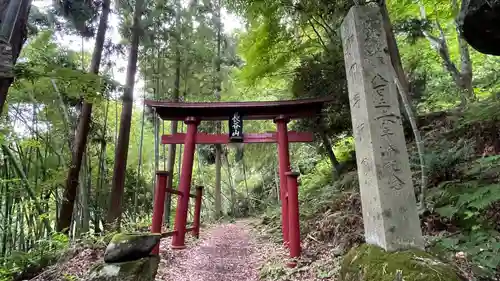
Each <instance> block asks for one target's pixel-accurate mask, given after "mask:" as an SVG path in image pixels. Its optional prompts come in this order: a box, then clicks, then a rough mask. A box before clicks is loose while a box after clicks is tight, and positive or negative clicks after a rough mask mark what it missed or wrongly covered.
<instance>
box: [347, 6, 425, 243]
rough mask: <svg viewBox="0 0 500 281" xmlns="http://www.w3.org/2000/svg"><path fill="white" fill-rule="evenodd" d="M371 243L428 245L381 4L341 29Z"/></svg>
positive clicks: (354, 11) (358, 10) (353, 14)
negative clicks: (425, 242)
mask: <svg viewBox="0 0 500 281" xmlns="http://www.w3.org/2000/svg"><path fill="white" fill-rule="evenodd" d="M341 33H342V44H343V48H344V59H345V69H346V76H347V81H348V90H349V100H350V107H351V116H352V128H353V135H354V137H355V145H356V158H357V166H358V177H359V185H360V192H361V202H362V209H363V221H364V229H365V239H366V243H368V244H372V245H376V246H379V247H381V248H383V249H385V250H387V251H397V250H403V249H409V248H417V249H423V248H424V242H423V238H422V232H421V229H420V220H419V217H418V212H417V204H416V199H415V193H414V188H413V183H412V178H411V171H410V163H409V159H408V152H407V149H406V142H405V138H404V134H403V126H402V120H401V115H400V110H399V103H398V96H397V95H398V93H397V89H396V85H395V83H394V74H393V73H394V72H393V70H392V65H391V60H390V57H389V53H388V48H387V41H386V34H385V32H384V29H383V26H382V17H381V14H380V10H379V8H378V7H377V6H354V7H352V8H351V10H350V11H349V13H348V14H347V16H346V17H345V19H344V22H343V23H342V27H341Z"/></svg>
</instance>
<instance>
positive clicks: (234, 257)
mask: <svg viewBox="0 0 500 281" xmlns="http://www.w3.org/2000/svg"><path fill="white" fill-rule="evenodd" d="M276 250H277V249H276V246H275V245H273V244H271V243H265V242H264V241H256V239H255V238H254V237H252V235H251V231H250V226H249V224H248V222H237V223H235V224H222V225H219V226H216V227H214V228H212V229H208V230H206V231H205V232H204V233H202V234H201V239H200V240H199V241H197V242H192V241H190V243H189V244H188V245H187V248H186V249H185V250H182V251H173V250H171V249H170V239H164V240H163V241H162V242H161V245H160V255H161V258H162V259H161V262H160V266H159V269H158V274H157V275H156V280H157V281H160V280H162V281H163V280H176V281H212V280H213V281H226V280H227V281H229V280H231V281H234V280H238V281H250V280H261V279H260V278H259V268H260V265H261V264H262V263H263V262H265V261H266V260H267V259H268V258H269V257H270V255H272V254H273V253H275V252H276Z"/></svg>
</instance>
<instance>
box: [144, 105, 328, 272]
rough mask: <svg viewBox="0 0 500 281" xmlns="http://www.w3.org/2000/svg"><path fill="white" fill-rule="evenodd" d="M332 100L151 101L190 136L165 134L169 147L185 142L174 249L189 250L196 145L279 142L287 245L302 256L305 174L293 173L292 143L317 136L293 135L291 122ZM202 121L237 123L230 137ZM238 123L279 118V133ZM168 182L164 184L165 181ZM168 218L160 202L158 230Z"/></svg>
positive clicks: (314, 112) (314, 113)
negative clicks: (204, 128) (248, 130)
mask: <svg viewBox="0 0 500 281" xmlns="http://www.w3.org/2000/svg"><path fill="white" fill-rule="evenodd" d="M329 101H331V99H330V98H319V99H302V100H286V101H260V102H168V101H153V100H145V104H146V105H147V106H148V107H151V108H153V109H154V110H155V112H156V114H158V115H159V117H160V118H161V119H163V120H170V121H184V123H185V124H186V125H187V132H186V133H185V134H184V133H177V134H174V135H164V136H162V143H163V144H184V153H183V158H182V169H181V173H180V181H179V190H178V192H177V194H178V195H180V196H179V197H178V201H177V210H176V213H175V225H174V231H173V232H172V233H171V235H172V236H173V239H172V249H184V248H185V235H186V231H187V229H186V222H187V213H188V204H189V198H190V197H189V196H183V194H186V195H189V194H190V189H191V179H192V169H193V161H194V153H195V146H196V144H229V143H231V142H243V143H277V144H278V159H279V177H280V200H281V225H282V234H283V241H284V243H285V245H286V246H288V247H289V249H290V256H291V258H298V257H299V256H300V252H301V249H300V227H299V209H298V207H299V206H298V188H297V178H298V176H299V174H298V173H294V172H291V171H290V158H289V150H288V143H289V142H312V141H313V134H312V133H311V132H289V131H288V129H287V123H288V122H289V121H290V120H291V119H299V118H307V117H314V116H317V115H319V114H320V113H321V110H322V108H323V106H324V104H325V103H327V102H329ZM232 117H233V118H232ZM236 117H237V118H236ZM234 118H236V119H234ZM240 119H241V120H240ZM202 120H208V121H222V120H229V123H230V124H231V126H230V133H229V134H228V135H227V134H207V133H198V132H197V129H198V125H199V124H200V122H201V121H202ZM235 120H236V121H238V122H239V121H241V122H242V120H274V122H275V123H276V127H277V132H276V133H264V134H244V133H243V130H242V127H243V125H242V123H237V124H236V125H235V122H236V121H235ZM165 182H166V181H162V183H165ZM166 189H167V190H169V191H170V192H172V187H171V186H167V187H166ZM161 198H164V196H163V197H162V196H160V199H159V201H162V199H161ZM200 198H201V195H200ZM163 200H164V199H163ZM200 200H201V199H200ZM199 207H200V206H197V207H196V208H197V209H199ZM157 213H158V214H157ZM162 214H163V204H160V203H158V204H156V202H155V210H154V214H153V225H152V229H155V230H156V231H158V229H161V218H162V217H163V216H162ZM196 216H197V215H196V214H195V217H196ZM198 216H199V214H198ZM155 218H156V219H155ZM195 219H196V218H195ZM156 224H158V225H156ZM198 224H199V218H198ZM194 227H195V228H196V227H198V228H199V225H198V226H196V225H195V226H194ZM198 231H199V230H198ZM295 264H296V263H294V262H291V263H289V265H290V266H294V265H295Z"/></svg>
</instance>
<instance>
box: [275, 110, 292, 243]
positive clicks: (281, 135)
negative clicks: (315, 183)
mask: <svg viewBox="0 0 500 281" xmlns="http://www.w3.org/2000/svg"><path fill="white" fill-rule="evenodd" d="M288 121H290V120H289V119H288V118H286V117H285V116H283V115H280V116H279V117H277V118H275V119H274V123H276V127H277V135H278V160H279V175H280V199H281V228H282V232H283V242H284V243H285V245H288V200H287V198H286V196H287V183H286V175H285V173H286V172H288V171H290V156H289V154H288V129H287V123H288Z"/></svg>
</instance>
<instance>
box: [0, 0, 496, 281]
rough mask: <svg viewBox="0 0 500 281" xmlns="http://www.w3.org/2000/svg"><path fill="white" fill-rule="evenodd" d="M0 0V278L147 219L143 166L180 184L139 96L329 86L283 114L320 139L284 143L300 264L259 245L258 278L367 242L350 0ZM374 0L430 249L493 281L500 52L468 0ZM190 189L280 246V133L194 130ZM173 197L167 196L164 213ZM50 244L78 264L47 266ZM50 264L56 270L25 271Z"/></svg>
mask: <svg viewBox="0 0 500 281" xmlns="http://www.w3.org/2000/svg"><path fill="white" fill-rule="evenodd" d="M11 2H15V1H14V0H0V15H2V21H1V22H2V30H0V37H2V40H0V41H1V42H0V47H1V48H2V51H3V50H4V48H5V45H2V44H4V42H6V41H7V42H10V44H11V46H12V59H13V61H14V65H13V66H12V68H11V69H9V67H7V66H6V64H5V63H3V62H2V66H1V67H0V69H2V70H1V71H0V72H1V73H2V75H1V77H0V147H1V149H0V280H6V281H7V280H85V279H84V277H85V274H86V273H85V270H84V269H83V268H87V267H88V266H90V265H89V264H91V263H93V262H95V261H96V260H97V258H99V257H101V256H102V252H103V249H104V248H105V247H106V244H107V243H108V242H109V240H110V239H111V237H112V236H113V234H116V233H117V232H118V231H131V232H133V231H146V232H148V231H149V227H150V225H151V216H152V213H153V196H154V189H155V184H156V183H155V180H156V178H155V172H156V171H170V172H171V174H172V177H171V179H170V180H172V186H174V187H176V186H177V185H178V183H179V171H180V169H181V162H182V161H181V160H182V152H183V145H165V144H162V143H161V136H162V135H164V134H173V133H177V132H186V125H185V124H184V123H183V122H170V121H164V120H161V119H160V118H159V117H158V115H157V114H156V112H154V111H153V110H151V109H150V108H149V107H146V106H145V105H144V100H146V99H148V100H169V101H173V102H183V101H189V102H202V101H203V102H214V103H215V102H219V101H276V100H291V99H305V98H319V97H330V98H332V102H331V103H329V104H328V106H327V107H326V108H325V109H324V110H323V112H322V114H321V116H320V118H316V119H314V118H310V119H303V120H293V121H292V122H290V123H289V129H290V130H295V131H310V132H313V133H314V135H315V140H314V142H312V143H291V144H290V163H291V169H292V170H293V171H297V172H300V180H299V185H300V187H299V203H300V227H301V236H302V244H303V248H307V251H306V254H305V262H304V265H303V266H300V267H298V268H296V269H293V270H289V269H285V268H283V266H282V265H280V264H279V262H277V259H279V256H275V255H269V256H268V257H264V261H263V262H262V265H261V266H260V267H259V274H260V277H259V278H260V280H339V279H337V277H338V274H339V272H338V268H339V264H340V262H341V256H342V255H343V254H345V253H346V252H347V251H349V249H350V248H351V247H354V246H355V245H359V244H361V243H363V242H364V236H363V220H362V212H361V201H360V196H359V185H358V173H357V170H356V159H355V145H354V139H353V132H352V123H351V113H350V107H349V95H348V88H347V79H346V72H345V67H344V54H343V49H342V38H341V34H340V25H341V24H342V20H343V18H344V17H345V16H346V14H347V12H348V10H349V8H350V7H352V6H353V5H356V4H358V3H357V2H358V1H351V0H341V1H326V0H294V1H289V0H259V1H253V0H232V1H231V0H135V1H130V0H128V1H111V0H53V1H49V0H34V1H25V0H21V1H18V2H19V3H18V7H17V13H14V14H15V16H14V17H11V18H10V19H8V16H6V15H9V13H11V12H12V11H11V10H9V9H11V6H13V5H11ZM355 2H356V3H355ZM377 2H380V3H379V5H381V7H382V11H383V12H385V15H386V17H387V20H388V21H387V24H388V25H389V26H388V30H392V32H391V33H392V34H393V37H392V38H393V39H394V42H393V43H394V44H393V45H392V48H394V47H395V52H396V53H395V54H396V56H395V57H396V58H397V61H396V63H394V61H393V64H394V65H395V70H396V76H397V79H399V82H400V84H401V85H399V86H400V87H398V89H399V90H400V91H404V92H405V93H404V95H406V99H405V100H403V101H400V103H401V106H400V107H401V112H402V115H403V116H404V117H405V118H404V121H403V126H404V130H405V137H406V142H407V147H408V152H409V154H410V163H411V169H412V178H413V183H414V188H415V194H416V198H417V201H418V210H419V215H420V220H421V228H422V231H423V235H424V238H425V241H426V248H428V249H431V250H432V251H433V252H436V253H438V254H439V255H440V256H441V257H442V258H443V259H445V260H447V261H449V262H450V263H453V264H454V265H456V266H457V267H458V268H459V270H460V272H461V273H462V274H463V275H464V276H466V277H467V280H499V279H497V278H500V216H499V211H500V157H499V156H498V154H499V153H500V135H499V133H500V129H499V128H500V127H499V126H500V123H499V121H500V120H499V118H500V115H499V114H498V112H499V111H500V75H499V74H498V73H499V72H498V69H500V58H499V57H498V56H492V55H487V54H483V53H480V52H478V51H477V50H475V49H474V48H472V47H471V46H469V45H468V44H467V42H466V41H465V39H464V38H463V36H462V35H461V34H460V32H459V29H460V28H459V26H458V25H459V21H458V20H457V19H458V18H459V16H460V14H461V12H462V10H463V3H462V2H461V1H457V0H426V1H423V0H417V1H409V0H398V1H395V0H387V1H377ZM9 20H11V21H12V23H11V25H12V26H11V28H12V30H11V32H10V33H8V32H6V31H5V28H4V25H6V24H5V23H8V21H9ZM391 44H392V42H389V45H391ZM393 50H394V49H393ZM393 54H394V53H393ZM393 54H391V56H392V55H393ZM391 58H392V59H394V57H391ZM2 59H3V58H2ZM6 69H7V70H6ZM6 73H7V74H6ZM403 105H404V106H403ZM409 113H410V114H409ZM228 130H229V129H228V125H227V122H208V121H203V122H202V123H201V124H200V125H199V131H201V132H206V133H228ZM275 131H276V124H274V123H273V122H272V120H269V121H245V123H244V132H245V133H247V132H248V133H264V132H275ZM192 185H193V186H196V185H201V186H204V197H203V203H202V206H203V207H202V212H201V221H202V223H203V224H204V225H205V224H206V225H214V224H218V223H228V222H229V223H232V222H235V221H239V220H247V219H249V218H250V219H252V220H253V223H254V230H255V231H257V232H258V233H259V235H261V236H262V237H264V238H263V239H265V240H266V241H268V243H271V244H273V245H274V244H276V245H278V244H279V243H281V241H280V239H281V234H280V227H281V226H280V213H279V212H280V203H279V176H278V157H277V149H276V144H248V145H247V144H245V145H239V146H231V145H229V146H226V145H197V146H196V154H195V161H194V166H193V181H192ZM175 206H176V200H173V199H172V200H171V201H170V200H168V201H167V202H166V203H165V218H164V225H165V227H166V228H169V227H170V228H171V227H172V222H173V220H174V217H175V213H174V211H173V210H175ZM193 211H194V210H193V208H191V209H190V210H189V213H190V215H189V216H188V220H189V221H192V219H193ZM201 235H202V236H203V230H202V234H201ZM272 247H278V246H272ZM268 254H269V253H268ZM265 255H266V254H263V256H265ZM62 257H65V258H66V259H67V260H70V259H71V260H72V262H71V263H74V264H75V263H76V264H77V265H73V267H74V268H71V266H70V265H67V266H66V265H65V266H63V267H61V268H63V269H64V270H61V271H66V272H57V273H54V272H53V271H54V270H53V268H54V267H53V266H54V265H55V264H58V263H60V262H61V259H62ZM47 268H52V269H51V270H52V272H51V273H50V274H54V276H56V275H57V274H59V275H57V277H54V276H52V277H50V278H48V279H40V278H42V277H38V278H39V279H36V278H37V276H38V275H39V274H41V273H45V274H48V273H47V270H46V269H47ZM42 275H43V274H42ZM42 275H40V276H42ZM157 278H158V277H157ZM157 280H160V279H157ZM161 280H167V279H161ZM178 280H180V279H178ZM190 280H191V279H190Z"/></svg>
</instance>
